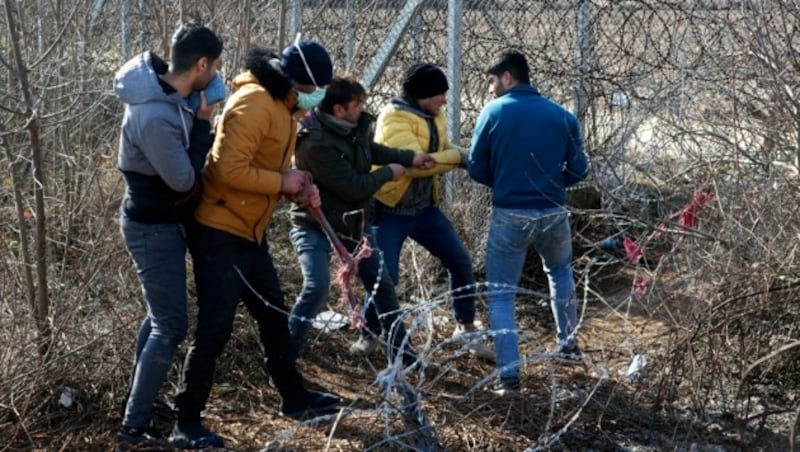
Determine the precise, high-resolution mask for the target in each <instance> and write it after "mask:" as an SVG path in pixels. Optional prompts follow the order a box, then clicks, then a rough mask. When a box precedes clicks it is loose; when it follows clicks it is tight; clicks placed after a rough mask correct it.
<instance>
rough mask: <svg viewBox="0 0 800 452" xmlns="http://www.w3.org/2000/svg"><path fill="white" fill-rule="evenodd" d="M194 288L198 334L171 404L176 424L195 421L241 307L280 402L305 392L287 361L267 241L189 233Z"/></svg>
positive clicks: (192, 229)
mask: <svg viewBox="0 0 800 452" xmlns="http://www.w3.org/2000/svg"><path fill="white" fill-rule="evenodd" d="M187 237H188V242H189V249H190V251H191V253H192V258H193V260H194V276H195V283H196V285H197V304H198V315H197V328H196V330H195V332H194V339H193V342H192V344H191V346H190V347H189V351H188V353H187V355H186V360H185V362H184V366H183V373H182V375H181V382H180V385H179V389H178V395H177V397H176V399H175V402H176V407H177V410H178V419H179V420H199V419H200V413H201V412H202V411H203V409H205V406H206V402H207V401H208V397H209V394H210V392H211V386H212V382H213V376H214V365H215V362H216V360H217V358H218V357H219V355H220V354H222V351H223V349H224V348H225V344H226V343H227V342H228V339H229V338H230V336H231V333H232V331H233V321H234V316H235V314H236V308H237V306H238V304H239V301H242V302H244V304H245V307H246V308H247V311H248V312H249V313H250V315H251V316H252V317H253V319H254V320H255V321H256V323H257V325H258V332H259V339H260V342H261V345H262V347H263V349H264V354H265V360H264V361H265V366H266V369H267V372H269V374H270V376H271V377H272V381H273V383H274V384H275V386H276V388H277V389H278V391H279V392H280V394H281V396H282V397H284V398H287V397H292V396H294V395H297V396H300V395H301V394H302V393H304V392H305V389H304V384H303V378H302V376H301V375H300V373H299V372H298V371H297V368H296V367H295V365H294V361H293V360H292V359H291V340H290V337H289V326H288V317H287V315H286V307H285V305H284V298H283V293H282V291H281V287H280V282H279V281H278V274H277V272H276V271H275V266H274V264H273V263H272V256H271V255H270V253H269V246H268V245H267V243H266V241H264V242H263V243H262V244H261V245H258V244H256V243H255V242H251V241H249V240H246V239H243V238H240V237H237V236H234V235H232V234H229V233H227V232H223V231H220V230H218V229H214V228H210V227H207V226H203V225H199V224H193V225H190V226H189V227H188V228H187Z"/></svg>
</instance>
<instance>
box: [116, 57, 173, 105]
mask: <svg viewBox="0 0 800 452" xmlns="http://www.w3.org/2000/svg"><path fill="white" fill-rule="evenodd" d="M167 68H168V66H167V63H165V62H164V60H162V59H161V58H159V57H158V56H156V55H154V54H153V53H151V52H144V53H142V54H139V55H137V56H135V57H133V58H132V59H130V60H129V61H128V62H127V63H125V64H124V65H123V66H122V67H121V68H120V69H119V70H118V71H117V73H116V74H115V75H114V93H115V94H116V95H117V97H119V99H120V100H121V101H122V102H124V103H126V104H128V105H137V104H144V103H148V102H169V103H174V104H177V105H184V106H186V100H185V99H183V98H182V97H181V95H180V94H178V93H177V92H175V93H172V94H166V93H165V92H164V90H163V89H162V88H161V85H160V84H159V83H158V76H159V75H161V74H164V73H166V72H167Z"/></svg>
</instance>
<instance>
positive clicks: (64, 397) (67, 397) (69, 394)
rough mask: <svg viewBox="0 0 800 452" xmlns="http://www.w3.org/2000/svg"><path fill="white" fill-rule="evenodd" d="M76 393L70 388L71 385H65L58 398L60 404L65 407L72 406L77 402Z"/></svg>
mask: <svg viewBox="0 0 800 452" xmlns="http://www.w3.org/2000/svg"><path fill="white" fill-rule="evenodd" d="M74 395H75V390H74V389H72V388H70V387H69V386H64V390H62V391H61V397H59V398H58V404H59V405H61V406H63V407H64V408H69V407H71V406H72V404H73V403H74V402H75V399H74Z"/></svg>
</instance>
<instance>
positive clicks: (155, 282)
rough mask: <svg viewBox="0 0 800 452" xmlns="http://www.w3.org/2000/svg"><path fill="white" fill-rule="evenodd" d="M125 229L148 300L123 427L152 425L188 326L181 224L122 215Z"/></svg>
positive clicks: (123, 234) (184, 247)
mask: <svg viewBox="0 0 800 452" xmlns="http://www.w3.org/2000/svg"><path fill="white" fill-rule="evenodd" d="M120 229H121V231H122V236H123V238H124V240H125V246H126V248H127V249H128V252H129V253H130V255H131V257H132V258H133V262H134V264H135V265H136V272H137V275H138V276H139V282H141V284H142V293H143V294H144V299H145V302H146V303H147V317H145V318H144V320H143V321H142V324H141V326H140V327H139V334H138V337H137V340H136V356H135V363H134V370H133V375H132V376H131V382H130V385H129V388H128V397H127V403H126V407H125V418H124V419H123V421H122V422H123V425H126V426H128V427H144V426H146V425H148V424H149V423H150V418H151V415H152V408H153V401H154V400H155V399H156V396H157V395H158V391H159V390H160V389H161V385H162V384H163V383H164V381H165V380H166V378H167V374H168V373H169V368H170V366H172V360H173V357H174V356H175V350H176V349H177V348H178V345H179V344H180V343H181V342H182V341H183V339H184V337H185V336H186V330H187V329H188V320H187V314H186V245H185V243H184V233H183V227H182V226H181V225H179V224H148V223H139V222H136V221H133V220H131V219H130V218H128V217H127V216H125V215H124V214H122V215H121V216H120Z"/></svg>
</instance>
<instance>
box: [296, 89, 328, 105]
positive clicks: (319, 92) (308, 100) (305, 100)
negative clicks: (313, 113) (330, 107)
mask: <svg viewBox="0 0 800 452" xmlns="http://www.w3.org/2000/svg"><path fill="white" fill-rule="evenodd" d="M324 98H325V88H317V89H315V90H314V92H311V93H304V92H302V91H298V92H297V108H299V109H301V110H311V109H312V108H314V107H316V106H317V105H319V104H320V103H321V102H322V99H324Z"/></svg>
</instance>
